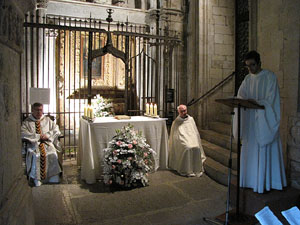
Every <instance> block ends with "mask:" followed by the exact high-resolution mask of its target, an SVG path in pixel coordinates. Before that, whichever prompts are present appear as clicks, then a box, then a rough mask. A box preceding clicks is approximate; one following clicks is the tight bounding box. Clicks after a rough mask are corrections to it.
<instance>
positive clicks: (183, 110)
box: [177, 105, 187, 119]
mask: <svg viewBox="0 0 300 225" xmlns="http://www.w3.org/2000/svg"><path fill="white" fill-rule="evenodd" d="M177 110H178V114H179V116H180V117H181V118H183V119H184V118H186V117H187V107H186V105H179V106H178V107H177Z"/></svg>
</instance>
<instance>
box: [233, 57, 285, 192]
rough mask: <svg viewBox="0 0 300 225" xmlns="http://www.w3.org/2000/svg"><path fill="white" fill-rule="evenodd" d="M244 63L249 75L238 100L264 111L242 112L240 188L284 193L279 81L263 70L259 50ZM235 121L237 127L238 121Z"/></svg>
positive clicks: (272, 74)
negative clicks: (259, 106)
mask: <svg viewBox="0 0 300 225" xmlns="http://www.w3.org/2000/svg"><path fill="white" fill-rule="evenodd" d="M244 62H245V64H246V67H247V68H248V70H249V74H248V75H247V76H246V77H245V79H244V81H243V82H242V84H241V86H240V88H239V91H238V96H237V97H238V98H243V99H253V100H255V101H256V102H257V103H258V104H260V105H263V106H264V107H265V109H246V110H243V109H242V110H241V140H242V149H241V167H240V168H241V170H240V186H241V187H247V188H252V189H253V191H254V192H258V193H263V192H264V191H265V190H266V191H270V190H271V189H277V190H282V189H283V187H285V186H286V176H285V169H284V163H283V156H282V145H281V139H280V134H279V125H280V96H279V88H278V84H277V78H276V75H275V74H274V73H273V72H271V71H269V70H265V69H262V68H261V61H260V55H259V54H258V53H257V52H256V51H250V52H249V53H247V54H246V56H245V59H244ZM235 116H236V117H237V115H235ZM234 121H235V123H234V127H237V119H235V120H234ZM234 129H235V128H234ZM235 130H236V129H235Z"/></svg>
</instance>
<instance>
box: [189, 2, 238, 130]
mask: <svg viewBox="0 0 300 225" xmlns="http://www.w3.org/2000/svg"><path fill="white" fill-rule="evenodd" d="M189 8H190V21H189V26H190V28H189V32H188V34H189V36H188V54H187V57H188V72H187V76H188V81H189V82H188V83H189V84H188V86H190V87H188V93H187V96H188V97H187V98H188V100H190V99H193V98H197V97H199V96H201V95H203V94H204V93H206V92H207V91H208V90H210V89H211V88H212V87H214V86H215V85H216V84H218V83H219V82H220V81H222V80H223V79H224V78H225V77H227V76H228V75H229V74H231V73H232V72H233V71H234V1H231V0H203V1H190V7H189ZM189 65H193V66H191V67H190V66H189ZM233 81H234V79H232V80H231V81H230V82H228V83H227V84H226V85H224V86H223V87H222V88H219V89H218V90H217V91H215V92H214V94H212V95H210V96H209V97H208V98H206V99H205V100H203V101H201V102H199V103H197V104H196V105H195V106H193V107H191V108H190V114H192V115H193V116H194V117H196V120H197V124H198V126H199V127H207V126H208V123H209V121H212V120H216V119H222V118H220V117H223V115H224V114H228V115H229V112H230V109H229V108H228V107H224V106H222V105H220V104H217V103H215V101H214V100H215V99H216V98H222V97H228V96H232V95H233V93H234V82H233Z"/></svg>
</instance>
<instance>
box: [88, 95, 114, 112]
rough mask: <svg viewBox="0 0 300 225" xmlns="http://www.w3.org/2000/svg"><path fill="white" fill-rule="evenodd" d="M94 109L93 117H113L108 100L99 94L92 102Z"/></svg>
mask: <svg viewBox="0 0 300 225" xmlns="http://www.w3.org/2000/svg"><path fill="white" fill-rule="evenodd" d="M92 106H93V108H94V115H95V116H96V117H106V116H113V114H114V112H113V103H112V102H111V100H110V99H105V98H103V97H102V96H100V95H99V94H98V95H96V98H95V99H94V100H93V102H92Z"/></svg>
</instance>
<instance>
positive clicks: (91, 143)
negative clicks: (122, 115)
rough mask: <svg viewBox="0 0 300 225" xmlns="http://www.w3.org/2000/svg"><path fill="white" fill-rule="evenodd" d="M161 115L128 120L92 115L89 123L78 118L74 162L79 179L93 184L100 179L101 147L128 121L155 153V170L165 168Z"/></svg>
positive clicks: (165, 143) (165, 138)
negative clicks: (78, 125)
mask: <svg viewBox="0 0 300 225" xmlns="http://www.w3.org/2000/svg"><path fill="white" fill-rule="evenodd" d="M166 120H167V119H165V118H159V119H154V118H149V117H144V116H132V117H131V119H129V120H117V119H115V118H113V117H101V118H95V120H94V122H93V123H89V122H88V121H86V120H85V119H82V118H81V119H80V131H79V155H78V159H77V160H78V161H77V163H78V165H80V166H81V179H82V180H85V181H86V183H88V184H93V183H95V182H96V180H97V179H100V178H101V175H102V171H103V157H104V153H103V149H105V148H107V147H108V143H109V141H110V140H111V139H112V137H113V136H114V135H115V134H116V129H121V128H122V127H123V126H126V125H128V124H129V123H130V124H131V125H133V126H134V129H135V130H138V131H142V133H143V135H144V136H145V138H146V140H147V143H148V144H149V145H150V146H151V148H152V149H153V150H154V151H155V152H156V155H154V160H155V170H157V169H158V168H161V169H166V168H167V162H168V155H167V154H168V132H167V126H166Z"/></svg>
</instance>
